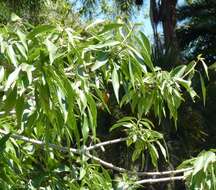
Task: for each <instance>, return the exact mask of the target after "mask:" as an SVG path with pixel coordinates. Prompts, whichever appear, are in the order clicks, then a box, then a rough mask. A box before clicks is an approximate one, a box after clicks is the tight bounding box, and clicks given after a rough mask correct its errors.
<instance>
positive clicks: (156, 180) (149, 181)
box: [135, 176, 185, 185]
mask: <svg viewBox="0 0 216 190" xmlns="http://www.w3.org/2000/svg"><path fill="white" fill-rule="evenodd" d="M184 179H185V178H184V176H175V177H164V178H156V179H155V178H154V179H153V178H151V179H143V180H139V181H136V182H135V184H139V185H141V184H146V183H150V184H152V183H161V182H168V181H176V180H184Z"/></svg>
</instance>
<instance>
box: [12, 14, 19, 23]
mask: <svg viewBox="0 0 216 190" xmlns="http://www.w3.org/2000/svg"><path fill="white" fill-rule="evenodd" d="M19 20H21V18H20V17H18V16H17V15H16V14H15V13H12V14H11V21H13V22H16V21H19Z"/></svg>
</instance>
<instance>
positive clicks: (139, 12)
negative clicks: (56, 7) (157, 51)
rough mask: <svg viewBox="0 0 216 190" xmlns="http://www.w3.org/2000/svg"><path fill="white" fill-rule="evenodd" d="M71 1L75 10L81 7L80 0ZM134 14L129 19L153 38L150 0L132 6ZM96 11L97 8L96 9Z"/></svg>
mask: <svg viewBox="0 0 216 190" xmlns="http://www.w3.org/2000/svg"><path fill="white" fill-rule="evenodd" d="M70 1H71V2H72V3H74V4H75V7H74V8H75V10H78V9H79V8H80V7H81V1H82V0H70ZM105 2H106V3H107V4H108V5H109V6H111V7H112V6H113V4H112V0H105ZM185 2H186V0H178V3H177V6H182V5H184V4H185ZM134 9H135V10H134V14H133V15H132V17H131V21H132V22H133V23H140V24H141V27H140V30H142V32H143V33H144V34H145V35H146V36H147V37H148V38H149V39H150V41H151V40H152V38H153V29H152V26H151V20H150V17H149V9H150V0H144V4H143V6H142V7H140V8H139V9H138V8H134ZM96 11H97V10H96ZM107 18H108V17H107V15H105V14H99V15H97V16H95V17H94V21H95V20H97V19H107ZM158 32H162V27H160V26H159V27H158Z"/></svg>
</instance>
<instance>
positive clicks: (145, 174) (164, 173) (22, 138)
mask: <svg viewBox="0 0 216 190" xmlns="http://www.w3.org/2000/svg"><path fill="white" fill-rule="evenodd" d="M0 133H1V134H4V135H7V134H8V132H7V131H5V130H2V129H0ZM10 137H11V138H14V139H17V140H21V141H24V142H29V143H32V144H34V145H40V146H44V147H48V148H53V149H57V150H59V151H62V152H72V153H74V154H82V153H83V154H85V155H86V156H87V157H89V158H91V159H92V160H95V161H97V162H99V163H100V164H101V165H103V166H105V167H107V168H110V169H112V170H116V171H118V172H124V173H129V174H135V175H138V176H153V175H155V176H160V175H175V174H178V173H183V172H186V171H190V170H192V169H193V168H185V169H180V170H173V171H163V172H137V171H131V170H127V169H125V168H121V167H118V166H115V165H113V164H112V163H109V162H106V161H104V160H102V159H100V158H98V157H96V156H93V155H91V154H89V153H88V152H86V151H89V150H92V149H95V148H98V147H101V146H104V145H109V144H114V143H119V142H122V141H125V140H127V138H119V139H114V140H110V141H105V142H102V143H98V144H96V145H92V146H89V147H86V148H84V149H83V150H78V149H76V148H68V147H63V146H58V145H56V144H52V143H45V142H44V141H40V140H35V139H31V138H28V137H25V136H22V135H17V134H11V136H10ZM164 179H167V178H164ZM148 180H149V179H148Z"/></svg>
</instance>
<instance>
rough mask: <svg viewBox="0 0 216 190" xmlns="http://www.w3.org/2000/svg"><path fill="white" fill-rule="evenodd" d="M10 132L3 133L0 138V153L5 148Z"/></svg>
mask: <svg viewBox="0 0 216 190" xmlns="http://www.w3.org/2000/svg"><path fill="white" fill-rule="evenodd" d="M10 136H11V133H8V134H7V135H4V136H3V137H2V138H1V139H0V153H2V152H3V151H4V149H5V148H6V146H5V144H6V142H7V141H8V139H9V138H10Z"/></svg>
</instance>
